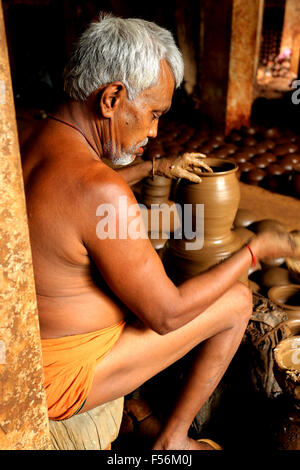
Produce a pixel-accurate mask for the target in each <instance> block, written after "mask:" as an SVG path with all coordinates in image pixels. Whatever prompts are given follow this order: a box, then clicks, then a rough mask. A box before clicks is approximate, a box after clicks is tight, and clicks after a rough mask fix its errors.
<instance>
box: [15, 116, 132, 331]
mask: <svg viewBox="0 0 300 470" xmlns="http://www.w3.org/2000/svg"><path fill="white" fill-rule="evenodd" d="M53 135H55V140H54V139H53ZM22 164H23V175H24V184H25V193H26V203H27V212H28V220H29V229H30V239H31V247H32V256H33V266H34V274H35V283H36V291H37V301H38V310H39V317H40V327H41V336H42V337H44V338H46V337H59V336H65V335H70V334H80V333H85V332H89V331H93V330H97V329H100V328H104V327H106V326H108V325H110V324H113V323H116V322H118V321H119V320H120V319H122V318H123V315H124V313H123V311H124V310H123V309H122V308H120V306H118V305H117V304H118V303H119V302H118V301H117V299H116V298H115V297H114V295H113V294H112V292H111V291H110V289H109V288H108V287H107V285H106V284H105V283H104V282H103V280H102V278H101V275H100V273H99V271H98V270H97V269H96V268H95V266H94V263H93V262H92V260H91V258H90V256H89V254H88V252H87V250H86V248H85V246H84V244H83V242H82V239H81V233H80V224H79V223H78V222H80V220H81V218H82V215H83V214H82V208H83V207H84V204H82V200H83V199H84V200H85V201H86V202H87V203H88V201H89V197H90V195H89V190H91V188H92V187H93V185H92V184H91V182H92V181H93V178H94V177H96V178H97V181H98V182H99V181H100V182H101V180H102V174H103V178H104V177H105V182H106V183H108V178H107V176H108V175H110V176H111V177H114V173H115V172H113V171H112V170H111V169H109V168H108V167H107V166H106V165H104V164H103V163H102V162H101V161H99V160H98V159H97V157H96V155H95V154H94V153H93V151H92V150H90V149H89V147H87V146H86V143H85V142H84V140H83V138H82V136H81V135H77V134H76V131H74V130H72V129H70V130H69V129H66V128H65V126H63V125H62V124H59V123H52V122H51V121H47V122H46V123H45V124H44V125H43V126H42V128H41V130H40V132H39V134H38V135H33V136H32V138H31V139H30V140H29V141H28V142H26V145H25V146H24V150H23V151H22ZM103 185H104V181H103ZM99 203H101V201H99ZM95 230H96V227H95Z"/></svg>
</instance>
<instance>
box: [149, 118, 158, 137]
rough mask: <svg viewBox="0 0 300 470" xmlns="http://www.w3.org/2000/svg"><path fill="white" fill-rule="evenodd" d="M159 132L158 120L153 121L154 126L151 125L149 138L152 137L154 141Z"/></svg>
mask: <svg viewBox="0 0 300 470" xmlns="http://www.w3.org/2000/svg"><path fill="white" fill-rule="evenodd" d="M157 130H158V120H155V121H153V124H152V125H151V127H150V129H149V132H148V137H151V138H152V139H154V138H155V137H156V136H157Z"/></svg>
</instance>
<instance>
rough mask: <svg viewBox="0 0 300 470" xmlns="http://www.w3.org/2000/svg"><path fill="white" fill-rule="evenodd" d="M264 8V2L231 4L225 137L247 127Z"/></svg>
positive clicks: (238, 1)
mask: <svg viewBox="0 0 300 470" xmlns="http://www.w3.org/2000/svg"><path fill="white" fill-rule="evenodd" d="M263 5H264V0H252V1H251V2H249V1H247V0H246V1H245V0H234V1H233V11H232V30H231V31H232V32H231V44H230V59H229V79H228V92H227V106H226V129H225V132H226V134H227V133H228V132H230V130H232V129H238V128H240V127H241V126H248V125H249V123H250V116H251V108H252V102H253V86H254V82H255V79H256V72H257V64H258V56H259V44H260V37H261V29H262V20H263Z"/></svg>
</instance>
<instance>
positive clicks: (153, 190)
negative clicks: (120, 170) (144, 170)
mask: <svg viewBox="0 0 300 470" xmlns="http://www.w3.org/2000/svg"><path fill="white" fill-rule="evenodd" d="M171 184H172V180H171V179H170V178H165V177H164V176H158V175H155V176H154V178H152V177H149V178H145V179H144V180H143V184H142V188H141V196H140V201H141V202H142V203H143V204H145V205H146V206H147V207H151V204H162V203H163V202H167V201H168V200H169V195H170V191H171Z"/></svg>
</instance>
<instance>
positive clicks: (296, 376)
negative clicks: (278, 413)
mask: <svg viewBox="0 0 300 470" xmlns="http://www.w3.org/2000/svg"><path fill="white" fill-rule="evenodd" d="M274 359H275V364H274V366H275V367H274V372H275V375H276V378H277V380H278V383H279V385H280V387H281V388H282V390H283V391H284V392H285V393H287V394H288V395H290V396H291V397H292V398H293V399H294V400H296V402H298V403H299V400H300V336H290V337H288V338H286V339H284V340H283V341H280V343H278V345H277V346H276V348H275V349H274Z"/></svg>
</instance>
